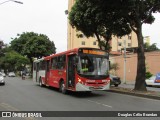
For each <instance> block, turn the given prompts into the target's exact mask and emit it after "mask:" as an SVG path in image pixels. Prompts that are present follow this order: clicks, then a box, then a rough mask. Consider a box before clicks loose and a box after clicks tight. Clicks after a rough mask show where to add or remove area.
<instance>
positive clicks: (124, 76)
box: [123, 40, 126, 84]
mask: <svg viewBox="0 0 160 120" xmlns="http://www.w3.org/2000/svg"><path fill="white" fill-rule="evenodd" d="M123 82H124V84H126V40H124V81H123Z"/></svg>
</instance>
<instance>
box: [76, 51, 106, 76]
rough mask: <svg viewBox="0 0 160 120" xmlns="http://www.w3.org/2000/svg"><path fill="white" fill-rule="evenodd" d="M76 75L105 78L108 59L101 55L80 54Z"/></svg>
mask: <svg viewBox="0 0 160 120" xmlns="http://www.w3.org/2000/svg"><path fill="white" fill-rule="evenodd" d="M78 59H79V61H78V64H77V73H78V74H80V75H83V76H107V75H108V72H107V69H108V59H107V57H105V56H101V55H89V54H81V55H80V56H79V58H78Z"/></svg>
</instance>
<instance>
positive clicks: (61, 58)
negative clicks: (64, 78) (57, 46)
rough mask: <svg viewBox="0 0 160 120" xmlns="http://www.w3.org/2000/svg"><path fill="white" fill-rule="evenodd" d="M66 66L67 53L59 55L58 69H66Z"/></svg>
mask: <svg viewBox="0 0 160 120" xmlns="http://www.w3.org/2000/svg"><path fill="white" fill-rule="evenodd" d="M64 68H65V55H62V56H59V57H58V61H57V69H60V70H62V69H64Z"/></svg>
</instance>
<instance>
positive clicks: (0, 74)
mask: <svg viewBox="0 0 160 120" xmlns="http://www.w3.org/2000/svg"><path fill="white" fill-rule="evenodd" d="M0 84H2V85H5V81H4V77H3V75H2V73H0Z"/></svg>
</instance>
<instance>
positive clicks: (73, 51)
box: [44, 48, 79, 60]
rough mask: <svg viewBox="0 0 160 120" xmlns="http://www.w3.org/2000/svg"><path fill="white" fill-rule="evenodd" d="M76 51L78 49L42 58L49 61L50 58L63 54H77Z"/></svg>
mask: <svg viewBox="0 0 160 120" xmlns="http://www.w3.org/2000/svg"><path fill="white" fill-rule="evenodd" d="M78 49H79V48H74V49H71V50H67V51H64V52H60V53H57V54H52V55H50V56H47V57H44V59H45V60H49V59H50V58H52V57H53V56H54V57H56V56H59V55H63V54H70V53H77V52H78Z"/></svg>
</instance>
